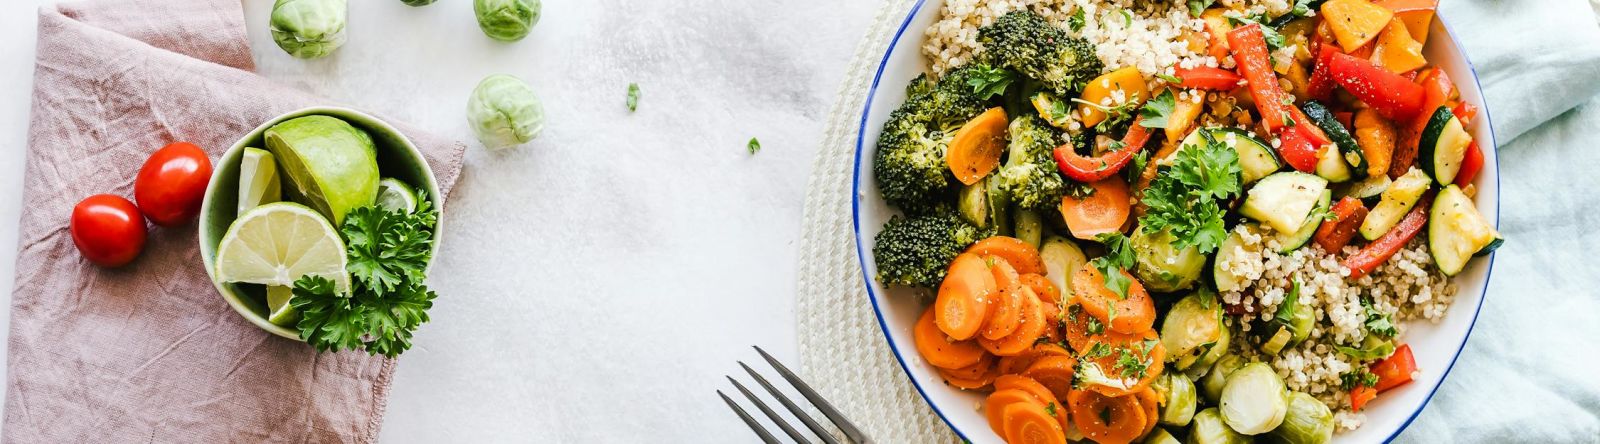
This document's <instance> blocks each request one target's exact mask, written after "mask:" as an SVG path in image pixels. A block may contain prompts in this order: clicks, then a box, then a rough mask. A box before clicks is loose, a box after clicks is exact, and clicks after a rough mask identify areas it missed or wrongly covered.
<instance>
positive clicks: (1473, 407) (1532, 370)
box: [1397, 0, 1600, 443]
mask: <svg viewBox="0 0 1600 444" xmlns="http://www.w3.org/2000/svg"><path fill="white" fill-rule="evenodd" d="M1442 3H1445V4H1444V5H1441V8H1442V9H1443V10H1442V11H1441V12H1440V14H1441V16H1443V17H1445V19H1446V20H1447V21H1448V23H1449V24H1450V27H1451V28H1452V30H1453V31H1454V32H1455V34H1456V35H1457V36H1458V37H1459V39H1460V40H1461V43H1462V44H1463V45H1464V46H1466V50H1467V54H1468V56H1470V57H1471V58H1472V61H1473V62H1474V63H1475V64H1476V66H1477V71H1478V74H1479V79H1480V81H1481V83H1482V84H1483V87H1484V88H1485V90H1486V91H1485V96H1486V100H1487V102H1488V107H1489V109H1490V111H1491V112H1492V113H1493V117H1494V129H1495V132H1496V135H1497V137H1498V139H1499V142H1500V147H1499V159H1500V187H1501V188H1500V190H1501V198H1500V202H1501V204H1500V205H1501V207H1500V231H1501V232H1502V233H1503V234H1504V235H1505V236H1506V239H1507V242H1506V245H1505V247H1503V248H1501V249H1500V250H1499V252H1498V253H1497V254H1496V256H1495V266H1494V276H1493V278H1492V279H1491V281H1490V283H1489V294H1488V299H1487V300H1486V301H1485V302H1484V305H1483V309H1482V312H1481V315H1480V317H1479V318H1478V323H1477V327H1476V328H1475V329H1474V330H1473V332H1472V338H1471V340H1470V341H1469V342H1468V343H1467V346H1466V348H1465V350H1464V351H1463V352H1462V354H1461V357H1460V359H1459V361H1457V363H1456V365H1455V369H1454V370H1452V371H1451V372H1450V376H1449V377H1448V378H1446V379H1445V381H1444V384H1443V385H1442V386H1441V387H1440V389H1439V391H1438V393H1437V394H1435V396H1434V398H1433V401H1432V402H1431V403H1429V404H1428V407H1427V408H1425V409H1424V410H1423V412H1422V414H1421V415H1420V416H1418V418H1417V420H1416V422H1414V423H1412V424H1411V426H1410V427H1409V428H1408V429H1406V431H1405V432H1404V433H1403V434H1401V436H1400V437H1399V439H1398V440H1397V442H1404V443H1412V442H1417V443H1442V442H1492V443H1505V442H1537V443H1600V345H1597V343H1596V341H1597V340H1600V266H1596V262H1595V256H1592V255H1595V254H1600V231H1597V229H1600V98H1597V97H1596V96H1595V94H1596V93H1597V92H1600V25H1597V24H1596V20H1597V14H1596V11H1595V5H1593V4H1591V3H1589V2H1586V1H1583V0H1479V1H1461V0H1444V1H1443V2H1442ZM1574 107H1576V108H1574Z"/></svg>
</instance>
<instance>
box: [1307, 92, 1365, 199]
mask: <svg viewBox="0 0 1600 444" xmlns="http://www.w3.org/2000/svg"><path fill="white" fill-rule="evenodd" d="M1300 109H1301V110H1302V111H1305V113H1306V117H1309V118H1311V122H1312V123H1315V124H1316V125H1317V127H1318V128H1322V132H1323V133H1324V134H1327V135H1328V138H1329V139H1333V144H1334V146H1338V147H1339V153H1340V154H1342V155H1343V156H1341V157H1344V161H1345V164H1346V165H1349V166H1350V168H1351V169H1352V170H1353V171H1352V172H1353V174H1354V175H1353V177H1354V178H1356V179H1360V178H1363V177H1366V176H1367V156H1366V154H1363V153H1362V152H1361V145H1360V144H1357V143H1356V138H1355V136H1353V135H1351V134H1350V130H1348V129H1346V128H1345V127H1344V124H1342V123H1339V119H1338V118H1335V117H1334V116H1333V111H1330V110H1328V107H1326V106H1323V105H1322V104H1321V103H1318V102H1317V101H1315V100H1313V101H1309V102H1306V104H1305V105H1301V106H1300ZM1317 171H1318V172H1321V171H1322V168H1321V164H1318V168H1317ZM1323 177H1327V176H1323ZM1330 180H1331V179H1330Z"/></svg>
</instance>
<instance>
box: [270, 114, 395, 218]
mask: <svg viewBox="0 0 1600 444" xmlns="http://www.w3.org/2000/svg"><path fill="white" fill-rule="evenodd" d="M266 139H267V149H269V150H272V154H273V156H276V157H277V160H278V166H279V167H281V168H282V169H283V171H282V172H283V175H284V176H286V177H287V179H288V185H289V187H290V188H291V189H292V190H291V193H290V194H292V195H295V196H303V197H304V201H303V202H302V203H304V204H306V205H308V206H310V207H311V208H315V209H316V210H317V212H320V213H322V214H323V215H324V216H327V217H328V219H329V220H332V221H333V224H334V225H335V226H337V225H339V224H342V223H344V215H345V213H348V212H350V210H353V209H356V208H359V207H364V206H367V205H371V204H372V199H373V198H375V197H377V195H378V154H377V150H378V149H377V146H376V145H373V143H372V136H371V135H369V134H367V132H366V131H362V130H360V129H357V128H356V127H353V126H350V124H349V123H346V122H345V121H343V120H339V119H338V118H335V117H330V116H321V115H313V116H305V117H298V118H294V119H290V120H287V121H284V122H283V123H279V124H277V125H273V126H272V128H268V129H267V132H266Z"/></svg>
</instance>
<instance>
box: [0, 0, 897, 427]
mask: <svg viewBox="0 0 1600 444" xmlns="http://www.w3.org/2000/svg"><path fill="white" fill-rule="evenodd" d="M52 3H55V2H54V1H52V0H21V1H9V2H6V5H4V6H3V7H0V298H3V300H0V331H4V329H3V327H4V325H3V324H4V322H6V320H7V319H8V318H9V313H8V312H9V307H10V302H9V298H10V292H11V288H12V279H13V269H14V265H15V253H14V252H15V249H14V248H15V247H14V246H15V245H16V235H17V227H16V223H17V220H18V215H19V212H20V211H22V209H21V208H19V205H20V204H19V201H20V192H21V187H22V179H21V175H22V160H23V154H24V150H25V146H26V142H27V122H28V108H29V97H30V90H31V87H32V72H33V56H34V54H33V53H34V41H35V34H34V33H35V21H36V15H35V13H34V10H35V8H37V7H39V6H42V5H48V4H52ZM271 3H272V2H271V1H270V0H244V5H245V10H246V20H247V22H248V26H249V34H250V38H251V46H252V47H253V49H254V51H255V59H256V64H257V67H258V71H259V72H260V73H261V74H263V75H265V76H267V77H269V78H272V79H274V80H277V81H279V82H281V83H284V84H288V85H292V86H295V87H298V88H302V89H305V90H309V91H312V92H314V93H316V94H320V95H322V96H325V97H328V98H329V99H330V100H333V101H338V102H344V103H348V104H351V105H352V106H355V107H357V108H360V109H364V110H368V111H372V112H376V113H380V114H383V115H385V116H388V117H389V118H392V119H395V120H400V121H405V122H409V123H412V124H414V125H416V126H418V127H420V128H422V129H425V130H428V131H433V132H435V133H438V134H443V135H447V136H450V137H454V138H456V139H459V140H462V141H467V142H469V143H468V145H469V149H468V153H467V157H466V165H465V167H464V168H463V172H462V176H461V181H460V182H459V184H458V186H457V188H456V189H455V191H454V193H453V195H452V196H451V200H450V201H449V211H448V213H447V214H448V217H449V218H450V224H449V227H448V230H447V232H446V233H444V245H443V251H441V253H440V256H439V258H438V261H439V263H438V265H437V267H436V268H435V272H434V275H433V278H432V280H431V284H432V285H433V286H434V287H435V289H436V290H438V292H439V293H440V294H441V297H440V299H439V300H438V302H437V305H436V306H435V308H434V309H433V310H432V312H431V314H432V316H433V322H432V323H430V324H428V325H426V326H425V327H424V328H423V329H422V330H421V331H420V332H419V333H418V336H417V346H416V348H415V349H413V350H411V351H410V352H408V353H407V354H405V355H404V356H403V357H402V358H401V363H400V366H399V370H398V372H397V373H396V376H395V381H394V389H393V392H392V394H391V397H390V399H389V406H388V415H387V416H386V418H385V420H384V428H383V434H382V437H383V439H384V441H389V442H485V441H518V442H527V441H533V442H539V441H545V442H549V441H557V442H573V441H579V440H582V441H585V442H618V441H628V442H637V441H646V440H654V441H665V442H746V441H749V440H750V439H752V438H753V435H750V433H749V431H747V430H746V429H744V426H743V425H742V424H740V423H739V422H738V420H737V419H736V418H735V417H734V416H733V415H732V414H731V413H729V412H728V411H727V409H726V407H724V406H723V405H722V404H721V402H720V401H719V400H718V399H717V397H716V395H715V393H714V392H713V391H714V390H716V389H728V388H729V385H728V383H727V382H726V381H725V380H724V379H723V375H724V374H735V372H738V371H740V370H739V368H738V366H737V364H736V363H735V360H746V361H749V360H752V359H759V358H758V357H757V355H756V354H755V353H754V352H753V351H751V350H750V348H749V346H750V345H751V344H760V345H762V346H764V347H766V348H767V349H768V350H770V351H772V352H773V353H774V354H776V355H777V356H778V357H780V358H781V359H785V360H787V361H790V362H792V363H795V364H798V361H799V359H798V355H797V351H796V346H797V341H796V339H795V338H796V337H795V334H796V332H795V331H794V325H795V323H794V296H793V293H794V282H795V279H794V278H795V276H794V273H795V267H796V263H797V262H796V248H797V245H798V237H799V226H800V218H801V205H802V202H803V200H804V196H805V181H806V178H807V175H808V173H809V172H810V169H811V160H812V154H813V153H814V151H815V147H816V144H817V142H818V139H819V138H820V135H821V126H822V120H823V118H824V114H825V112H826V110H827V108H828V107H829V106H830V105H831V104H832V100H833V95H834V92H835V90H836V89H837V86H838V82H839V81H840V80H841V76H842V75H843V72H844V64H845V63H847V62H848V61H849V58H850V56H851V54H852V52H853V49H854V47H855V44H856V42H857V40H858V39H859V38H860V37H861V35H862V32H863V30H864V29H865V26H866V25H867V23H868V22H869V21H870V18H871V15H872V14H873V13H874V12H875V11H876V7H877V2H868V1H853V0H823V1H817V0H690V1H664V0H655V1H627V0H545V4H544V16H543V18H542V20H541V21H540V23H539V25H538V26H537V27H536V28H535V29H534V31H533V33H532V35H530V36H529V37H528V38H527V39H526V40H523V41H521V42H517V43H512V44H503V43H498V42H494V41H492V40H489V39H488V38H486V37H484V36H483V35H482V34H481V33H480V32H479V31H478V29H477V25H476V22H475V21H474V18H473V13H472V11H471V9H472V8H471V6H470V3H471V2H470V1H468V0H440V1H439V2H437V3H435V4H434V5H431V6H427V7H423V8H411V7H407V6H404V5H403V4H401V2H400V1H399V0H354V1H352V2H350V3H351V5H350V14H351V20H350V39H349V42H348V43H347V44H346V45H345V47H344V48H342V49H340V50H339V51H338V52H337V53H336V54H335V55H334V56H332V57H330V58H328V59H325V60H317V61H309V62H307V61H302V60H297V59H293V58H291V57H289V56H288V55H286V54H284V53H283V52H282V51H280V50H279V49H278V48H277V47H276V46H275V45H274V44H273V43H272V39H271V37H270V36H269V35H268V33H267V29H266V19H267V15H268V13H269V11H270V9H271ZM496 72H505V73H510V74H514V75H517V76H519V77H522V78H524V79H526V80H528V81H529V83H531V84H532V85H533V87H534V88H535V89H537V90H538V91H539V93H540V95H541V96H542V97H543V98H544V102H545V107H546V109H547V112H548V114H549V116H550V119H549V125H548V127H547V128H546V130H545V132H544V134H543V135H542V136H541V137H540V138H539V139H537V140H535V141H534V142H533V143H531V144H529V145H528V146H525V147H522V148H520V149H515V150H510V151H505V152H495V153H491V152H487V151H485V150H483V149H482V148H481V147H479V146H478V145H477V144H476V142H473V141H472V140H473V139H472V136H471V133H470V130H469V129H468V127H467V123H466V120H465V117H464V108H465V106H466V98H467V94H468V92H470V91H471V90H472V87H473V86H474V85H475V84H476V83H477V81H478V80H479V79H480V78H482V77H483V76H486V75H488V74H491V73H496ZM629 82H638V83H639V85H640V87H641V89H642V91H643V93H642V98H641V100H640V104H639V110H638V112H636V113H632V114H630V113H628V111H627V109H626V107H625V106H624V98H625V91H626V88H627V85H628V83H629ZM751 137H759V138H760V140H761V143H762V146H763V150H762V151H761V153H760V154H757V155H754V156H751V155H749V154H748V153H747V152H746V151H745V142H746V141H747V140H749V139H750V138H751ZM136 168H137V166H136V165H130V166H129V171H130V173H129V174H130V175H131V174H132V171H133V170H134V169H136ZM62 223H63V224H64V223H66V215H62ZM0 344H3V342H0ZM0 346H3V345H0ZM3 371H4V369H3V368H0V372H3ZM0 374H3V373H0ZM262 383H263V384H270V383H271V381H262Z"/></svg>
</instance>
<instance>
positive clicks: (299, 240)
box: [217, 202, 350, 292]
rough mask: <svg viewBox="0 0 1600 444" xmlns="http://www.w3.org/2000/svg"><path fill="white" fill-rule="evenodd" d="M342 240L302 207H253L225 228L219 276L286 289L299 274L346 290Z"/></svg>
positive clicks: (219, 248)
mask: <svg viewBox="0 0 1600 444" xmlns="http://www.w3.org/2000/svg"><path fill="white" fill-rule="evenodd" d="M345 261H346V259H345V251H344V240H342V239H340V238H339V232H338V231H335V230H334V229H333V225H331V224H329V223H328V220H327V219H323V218H322V215H320V214H317V212H316V211H315V210H312V209H310V208H306V206H304V205H300V204H295V203H289V202H278V203H270V204H266V205H262V206H259V207H255V208H254V209H251V210H250V211H247V212H245V213H244V215H243V216H239V219H238V220H235V221H233V225H231V226H229V227H228V233H227V234H225V235H223V236H222V242H221V244H220V245H218V246H217V280H220V281H223V282H243V283H250V284H261V285H269V286H272V285H276V286H282V287H288V286H292V285H294V281H295V280H296V279H300V277H302V276H321V277H323V278H326V279H328V280H331V281H333V284H334V288H336V289H337V290H339V291H340V292H343V291H348V290H349V288H350V273H349V272H346V271H345Z"/></svg>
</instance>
